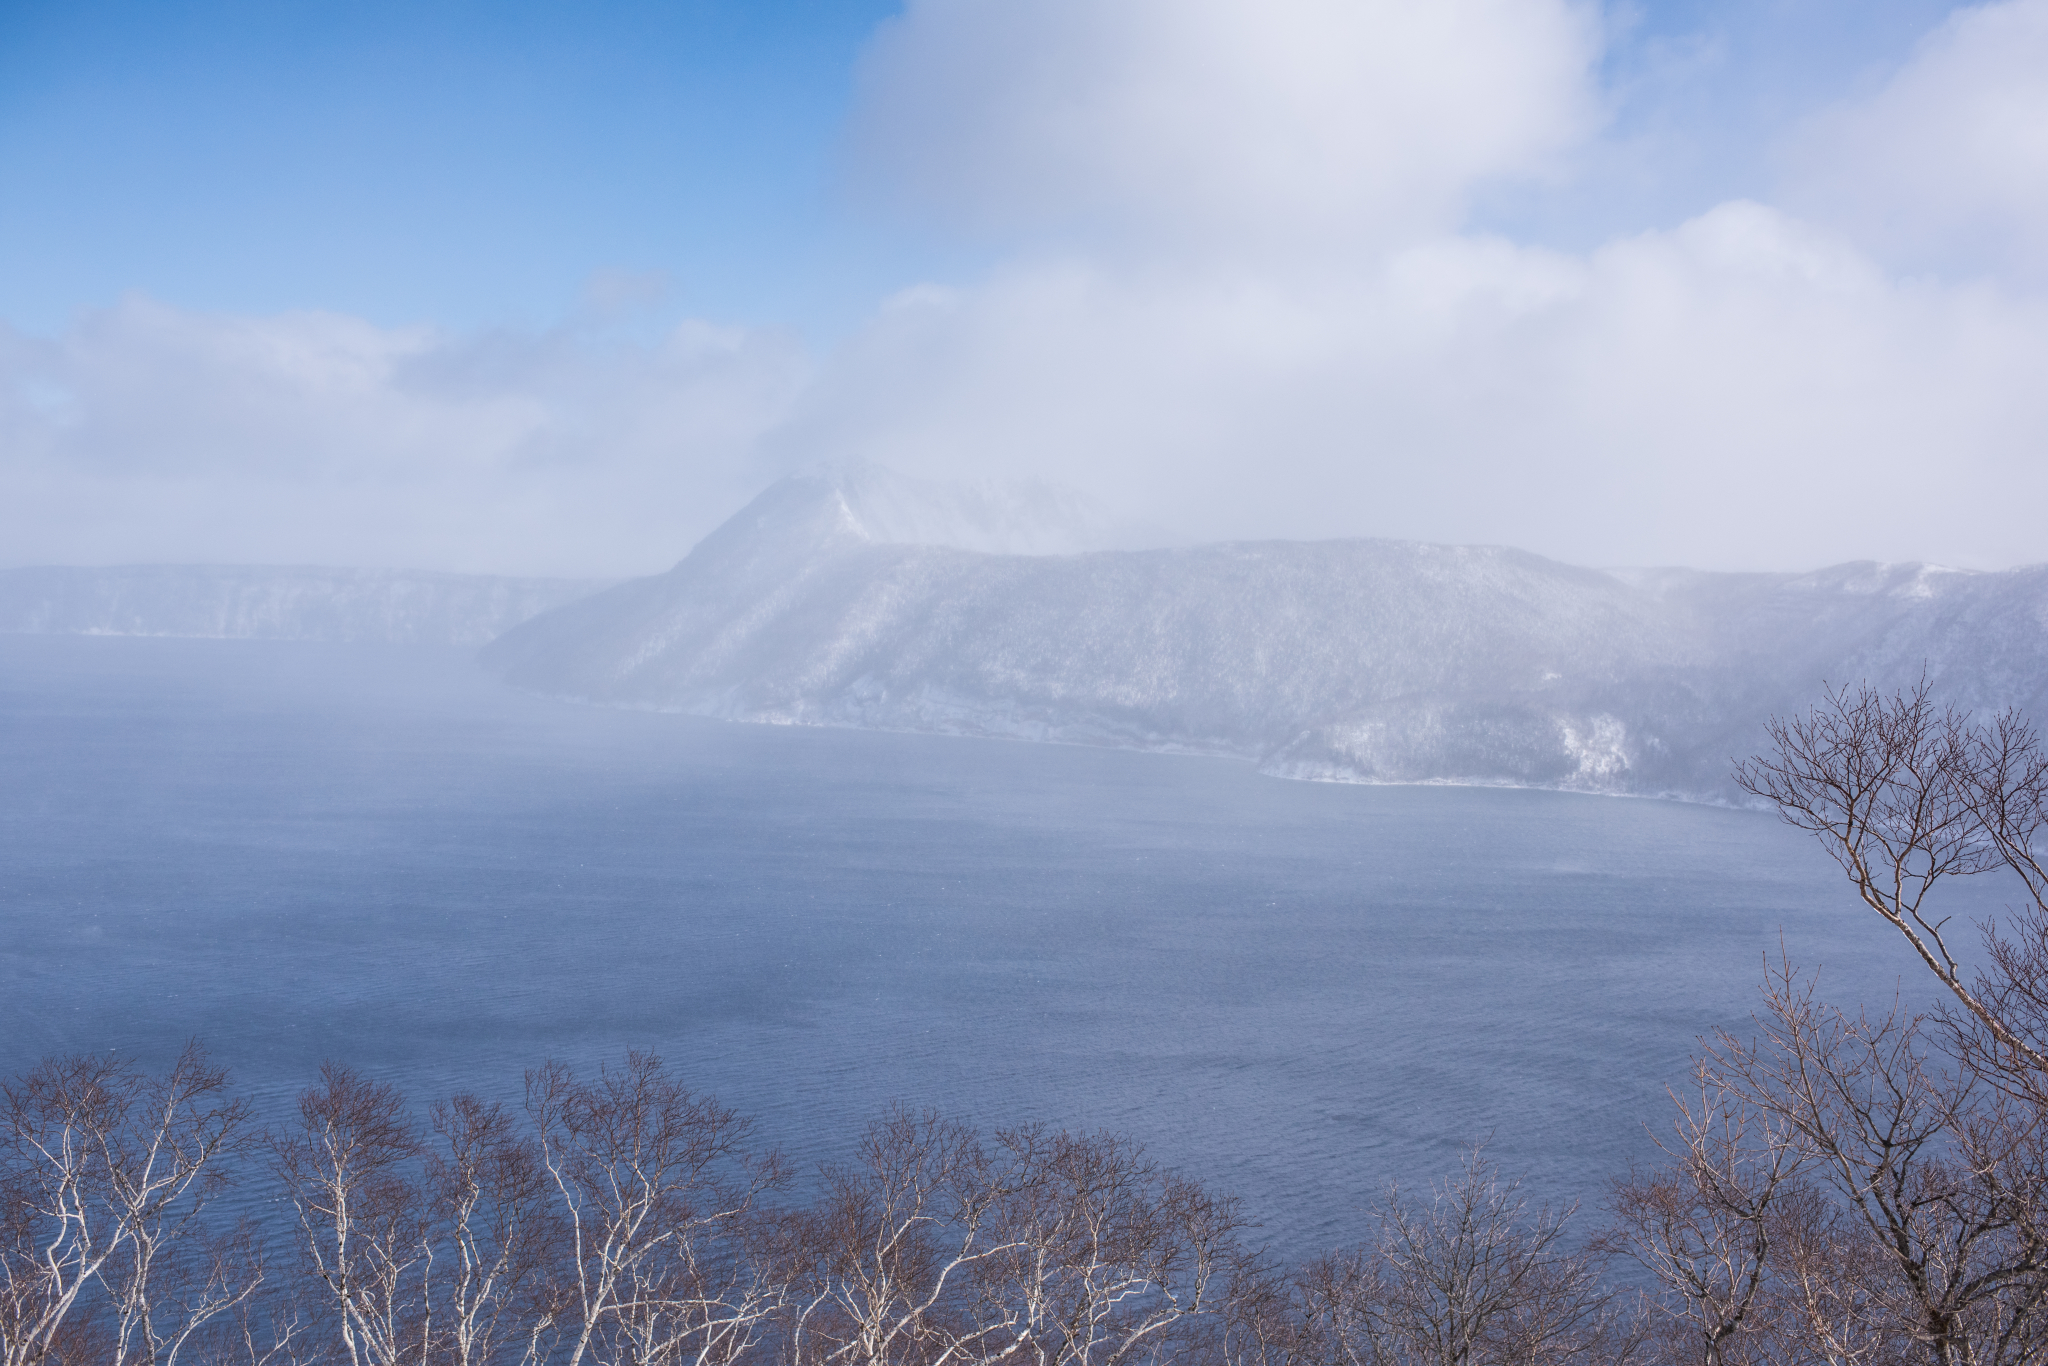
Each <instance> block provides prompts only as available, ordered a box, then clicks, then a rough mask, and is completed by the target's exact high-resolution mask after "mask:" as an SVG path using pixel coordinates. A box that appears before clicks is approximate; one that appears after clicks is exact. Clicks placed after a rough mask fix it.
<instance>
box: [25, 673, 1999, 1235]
mask: <svg viewBox="0 0 2048 1366" xmlns="http://www.w3.org/2000/svg"><path fill="white" fill-rule="evenodd" d="M0 774H4V775H5V784H4V789H0V1003H4V1004H0V1051H4V1054H5V1056H4V1057H0V1065H4V1066H5V1068H6V1069H7V1070H9V1071H13V1070H16V1069H18V1068H20V1067H22V1066H24V1065H26V1064H27V1063H29V1062H30V1061H32V1060H33V1059H35V1058H36V1057H38V1056H41V1055H43V1054H46V1053H49V1052H54V1051H65V1050H103V1049H119V1050H123V1051H125V1052H130V1053H133V1054H136V1055H139V1056H141V1057H142V1058H144V1059H146V1060H149V1061H153V1062H154V1061H162V1060H166V1059H167V1058H168V1057H169V1056H170V1055H171V1054H173V1053H175V1051H176V1050H177V1048H178V1047H179V1046H180V1045H181V1044H182V1043H183V1041H184V1040H185V1039H187V1038H188V1037H195V1036H196V1037H198V1038H200V1039H201V1040H202V1041H204V1042H205V1043H206V1045H207V1046H208V1047H209V1048H211V1049H212V1050H213V1052H214V1053H215V1055H216V1056H217V1057H218V1058H219V1059H220V1060H222V1061H223V1062H225V1063H227V1064H228V1065H229V1066H231V1067H232V1068H233V1069H234V1072H235V1074H236V1076H237V1077H238V1079H239V1080H240V1081H241V1082H242V1083H243V1084H244V1086H245V1087H246V1088H248V1089H250V1090H252V1091H253V1092H254V1093H256V1094H257V1095H258V1096H259V1098H261V1099H262V1101H263V1102H264V1103H265V1104H266V1105H269V1106H272V1107H274V1106H275V1105H277V1104H278V1103H279V1102H280V1101H281V1100H283V1099H284V1098H286V1097H288V1096H289V1095H291V1094H292V1093H293V1092H294V1091H295V1089H296V1088H298V1087H299V1086H302V1085H303V1084H305V1082H306V1081H307V1080H308V1079H309V1077H310V1076H311V1075H312V1073H313V1072H314V1070H315V1069H316V1068H317V1066H318V1064H319V1063H320V1061H321V1060H322V1059H324V1058H329V1057H333V1058H339V1059H342V1060H345V1061H347V1062H350V1063H353V1064H355V1065H357V1066H359V1067H361V1068H363V1069H365V1070H367V1071H370V1072H372V1073H374V1074H376V1075H378V1076H380V1077H385V1078H388V1079H391V1080H393V1081H396V1082H398V1083H399V1084H401V1085H402V1086H404V1087H405V1088H407V1089H408V1091H409V1092H411V1093H412V1094H414V1095H415V1096H416V1097H417V1098H421V1099H424V1098H425V1097H427V1096H429V1095H431V1094H436V1093H440V1092H442V1091H445V1090H448V1089H451V1088H456V1087H467V1088H470V1089H476V1090H480V1091H483V1092H485V1093H487V1094H513V1093H516V1088H517V1086H518V1084H519V1077H520V1073H521V1071H522V1069H524V1068H525V1067H527V1066H530V1065H531V1064H532V1063H534V1062H536V1061H538V1060H539V1059H541V1058H543V1057H546V1056H556V1057H562V1058H566V1059H569V1060H571V1061H573V1062H576V1063H577V1064H579V1065H594V1064H595V1063H597V1062H599V1061H601V1060H603V1059H606V1058H616V1057H618V1056H619V1055H620V1054H621V1053H622V1052H623V1051H624V1050H625V1049H627V1048H630V1047H640V1048H651V1049H653V1050H655V1051H657V1052H659V1053H660V1054H661V1055H662V1056H664V1057H665V1058H667V1059H668V1060H669V1061H670V1062H671V1063H673V1064H674V1065H675V1066H677V1067H678V1068H679V1069H680V1070H681V1071H682V1072H683V1074H684V1075H685V1076H686V1077H688V1078H689V1079H690V1081H691V1083H692V1084H693V1085H694V1086H696V1087H698V1088H700V1089H703V1090H708V1091H712V1092H715V1093H716V1094H717V1095H718V1096H719V1097H720V1098H721V1099H723V1100H725V1101H726V1102H728V1103H729V1104H732V1105H735V1106H737V1107H739V1108H741V1109H742V1110H744V1111H747V1112H749V1113H752V1114H754V1115H756V1116H758V1117H759V1119H760V1122H761V1125H762V1131H763V1133H764V1134H765V1135H767V1136H768V1137H770V1138H772V1139H773V1140H775V1141H777V1142H780V1143H782V1144H783V1145H785V1146H786V1147H787V1148H789V1149H790V1150H791V1152H792V1153H793V1154H794V1155H796V1156H797V1157H798V1158H799V1159H800V1160H801V1161H803V1162H805V1163H807V1164H809V1163H815V1162H816V1161H818V1160H821V1159H827V1158H830V1157H832V1156H834V1155H836V1154H839V1153H841V1152H843V1151H844V1150H845V1149H846V1147H847V1145H848V1142H849V1140H850V1139H851V1138H852V1136H853V1135H854V1134H855V1132H856V1131H857V1130H858V1128H859V1126H860V1125H861V1124H862V1123H863V1122H864V1121H865V1120H866V1119H867V1118H868V1117H870V1116H872V1115H874V1114H875V1113H877V1112H878V1111H879V1110H880V1109H881V1108H882V1107H883V1106H884V1105H885V1104H887V1103H888V1102H890V1101H892V1100H903V1101H907V1102H910V1103H913V1104H916V1105H920V1106H922V1105H932V1106H938V1107H940V1108H942V1109H945V1110H947V1111H949V1112H953V1113H957V1114H961V1115H964V1116H967V1117H970V1118H973V1119H975V1120H977V1121H979V1122H983V1123H987V1124H1000V1123H1005V1122H1010V1121H1016V1120H1024V1119H1043V1120H1046V1121H1049V1122H1052V1123H1056V1124H1061V1125H1071V1126H1082V1127H1089V1128H1095V1127H1104V1128H1110V1129H1115V1130H1119V1131H1121V1132H1124V1133H1127V1134H1129V1135H1132V1136H1133V1137H1136V1138H1138V1139H1140V1140H1142V1141H1143V1142H1144V1143H1145V1144H1146V1145H1147V1146H1148V1148H1149V1149H1150V1150H1151V1152H1152V1153H1153V1154H1154V1155H1155V1156H1158V1157H1159V1158H1161V1159H1163V1160H1165V1161H1167V1162H1169V1163H1171V1164H1173V1165H1175V1166H1178V1167H1180V1168H1182V1169H1184V1170H1186V1171H1188V1172H1190V1173H1192V1174H1195V1175H1198V1176H1201V1177H1203V1178H1205V1179H1207V1180H1209V1181H1211V1182H1212V1183H1213V1184H1215V1185H1216V1186H1218V1187H1220V1188H1222V1189H1224V1190H1228V1191H1231V1192H1235V1193H1236V1194H1238V1195H1241V1196H1243V1197H1244V1199H1245V1201H1246V1204H1247V1206H1248V1208H1249V1210H1250V1211H1251V1213H1252V1214H1253V1215H1254V1216H1255V1217H1257V1218H1258V1219H1260V1220H1261V1221H1262V1222H1263V1224H1264V1226H1265V1230H1266V1235H1267V1236H1268V1237H1269V1238H1270V1239H1271V1240H1272V1241H1273V1243H1274V1245H1275V1247H1276V1248H1277V1249H1279V1250H1282V1251H1285V1252H1289V1253H1298V1252H1303V1251H1308V1250H1311V1249H1316V1248H1321V1247H1323V1246H1328V1245H1333V1244H1336V1243H1339V1242H1344V1241H1351V1240H1356V1239H1358V1238H1360V1237H1362V1236H1363V1235H1364V1233H1365V1231H1366V1229H1367V1227H1368V1217H1367V1215H1366V1213H1365V1211H1366V1210H1367V1208H1368V1207H1369V1206H1370V1204H1371V1203H1372V1201H1373V1200H1374V1199H1375V1198H1376V1197H1377V1196H1378V1194H1379V1193H1380V1192H1381V1191H1382V1190H1383V1189H1384V1187H1385V1185H1386V1183H1387V1182H1389V1181H1393V1180H1399V1181H1401V1182H1404V1183H1408V1184H1417V1183H1426V1182H1427V1181H1429V1180H1430V1179H1432V1178H1433V1177H1437V1176H1441V1175H1442V1174H1444V1173H1445V1172H1447V1171H1448V1170H1449V1169H1451V1168H1452V1167H1453V1166H1455V1165H1456V1163H1457V1161H1458V1160H1459V1156H1460V1153H1461V1151H1462V1149H1463V1148H1464V1146H1465V1145H1468V1144H1470V1143H1472V1142H1474V1141H1477V1140H1481V1139H1490V1143H1491V1147H1490V1152H1491V1153H1492V1155H1493V1156H1494V1157H1496V1158H1497V1159H1498V1160H1499V1161H1500V1163H1501V1164H1502V1166H1503V1167H1505V1168H1507V1169H1509V1170H1511V1171H1519V1172H1524V1173H1526V1174H1527V1176H1528V1178H1529V1180H1530V1183H1531V1185H1532V1188H1533V1189H1535V1190H1536V1191H1537V1192H1538V1193H1540V1194H1543V1195H1545V1196H1550V1197H1557V1198H1568V1197H1571V1196H1583V1197H1586V1198H1587V1200H1588V1201H1589V1203H1592V1202H1597V1200H1598V1198H1599V1197H1600V1195H1601V1193H1602V1192H1603V1190H1604V1189H1605V1185H1606V1181H1607V1179H1608V1177H1609V1176H1610V1175H1611V1174H1613V1173H1615V1172H1617V1171H1619V1170H1621V1169H1622V1168H1623V1167H1624V1166H1625V1165H1626V1164H1627V1162H1628V1161H1630V1160H1631V1159H1637V1160H1641V1159H1643V1158H1645V1157H1648V1156H1654V1152H1653V1150H1652V1149H1651V1147H1650V1145H1649V1142H1648V1139H1647V1138H1646V1136H1645V1133H1644V1128H1643V1126H1644V1124H1645V1122H1649V1123H1651V1124H1657V1125H1661V1124H1662V1123H1663V1122H1664V1116H1665V1113H1666V1110H1667V1108H1668V1102H1667V1101H1666V1099H1665V1097H1664V1088H1665V1087H1666V1086H1667V1085H1669V1084H1674V1083H1678V1082H1681V1081H1682V1080H1683V1076H1684V1069H1685V1063H1686V1058H1687V1056H1688V1054H1689V1052H1690V1051H1691V1050H1692V1048H1693V1046H1694V1040H1695V1039H1696V1037H1697V1036H1699V1035H1700V1034H1702V1033H1703V1032H1707V1031H1710V1030H1712V1029H1713V1028H1715V1027H1717V1026H1720V1025H1724V1024H1737V1023H1739V1022H1741V1021H1742V1020H1743V1019H1744V1017H1745V1016H1746V1014H1747V1012H1748V1011H1749V1009H1750V1007H1751V1004H1752V1002H1753V1000H1754V996H1755V986H1756V983H1757V981H1758V980H1759V978H1760V974H1761V965H1762V961H1763V957H1764V955H1765V954H1766V953H1767V952H1775V951H1776V950H1777V947H1778V944H1779V936H1780V934H1781V933H1782V934H1783V936H1784V942H1785V944H1786V945H1787V947H1788V948H1789V950H1790V952H1791V954H1792V957H1793V959H1794V960H1795V961H1796V962H1799V963H1802V964H1809V965H1811V964H1819V965H1822V966H1823V967H1824V969H1825V976H1824V979H1823V980H1824V983H1825V984H1826V986H1827V989H1828V993H1829V994H1830V995H1833V996H1836V997H1838V998H1842V999H1855V998H1863V999H1872V998H1875V997H1878V996H1889V995H1890V993H1891V992H1892V991H1893V990H1894V989H1895V987H1896V986H1897V984H1898V983H1899V982H1900V981H1901V979H1902V978H1903V980H1904V982H1905V985H1906V987H1907V988H1908V989H1910V990H1911V991H1913V992H1915V993H1924V989H1925V988H1924V983H1923V982H1922V980H1921V974H1922V973H1923V972H1924V970H1922V969H1920V968H1919V967H1918V965H1917V963H1916V962H1915V961H1913V960H1911V959H1910V958H1909V956H1908V955H1907V953H1906V952H1905V950H1904V947H1903V945H1899V944H1895V943H1894V942H1893V941H1892V940H1891V939H1889V938H1887V937H1886V936H1885V934H1884V933H1880V931H1881V930H1882V929H1883V927H1882V926H1881V925H1879V924H1878V923H1877V921H1876V919H1875V917H1874V916H1872V915H1870V913H1868V912H1867V911H1863V910H1861V908H1860V907H1858V906H1857V905H1856V903H1855V902H1854V899H1853V897H1852V895H1851V893H1850V889H1849V887H1848V885H1847V883H1846V882H1845V881H1844V880H1843V878H1842V877H1841V874H1840V873H1839V872H1838V871H1837V870H1836V868H1835V867H1834V865H1833V864H1832V863H1830V862H1829V861H1828V860H1827V859H1826V858H1825V856H1824V855H1823V854H1822V852H1821V850H1820V849H1819V847H1818V846H1817V845H1815V844H1813V843H1812V842H1811V841H1810V840H1809V839H1808V838H1807V837H1806V836H1803V835H1800V834H1799V833H1797V832H1795V831H1792V830H1789V829H1788V828H1786V827H1784V826H1782V825H1781V824H1780V823H1778V822H1777V820H1776V819H1775V818H1774V817H1770V816H1767V815H1762V814H1759V813H1754V812H1743V811H1732V810H1722V809H1715V808H1708V807H1699V806H1686V805H1680V804H1676V803H1668V802H1656V801H1640V800H1628V799H1618V798H1603V797H1587V796H1575V795H1567V794H1560V793H1547V792H1527V791H1512V790H1500V789H1472V788H1451V787H1407V788H1396V787H1360V786H1343V785H1331V784H1307V783H1293V782H1286V781H1281V780H1276V779H1271V778H1266V777H1262V776H1260V775H1259V774H1258V773H1257V772H1255V771H1254V770H1253V769H1252V768H1250V767H1248V766H1246V765H1244V764H1240V763H1236V762H1232V761H1229V760H1222V759H1210V758H1199V757H1185V756H1172V755H1157V754H1140V753H1131V752H1123V751H1114V750H1095V749H1083V748H1070V747H1057V746H1044V745H1027V744H1017V743H1006V742H1000V741H980V740H961V739H947V738H937V737H929V736H907V735H891V734H878V733H871V732H859V731H832V730H813V729H798V728H781V727H756V726H739V725H728V724H722V723H717V722H710V721H703V720H698V719H692V718H686V717H678V716H668V715H658V714H651V713H634V712H618V711H603V710H596V709H590V708H582V707H577V706H572V705H567V704H562V703H556V702H552V701H548V700H545V699H541V698H534V697H528V696H524V695H521V694H518V693H515V692H512V691H510V690H509V689H507V688H505V687H503V686H502V685H500V684H498V683H497V682H496V681H495V680H493V679H492V678H490V677H488V676H487V675H485V674H483V673H482V672H480V671H479V670H478V669H477V668H476V667H475V666H474V664H473V663H472V662H471V661H470V659H469V658H468V657H467V656H466V655H463V654H459V653H455V652H441V651H403V650H382V649H371V648H363V647H342V646H323V645H310V644H285V643H272V642H238V641H185V640H150V639H117V638H86V637H34V636H12V637H6V636H0ZM1994 891H1995V889H1982V890H1980V892H1979V902H1978V904H1976V905H1974V906H1973V905H1969V904H1966V903H1958V904H1959V905H1962V906H1963V907H1964V909H1965V910H1966V911H1968V910H1981V909H1982V908H1983V905H1984V904H1985V898H1986V897H1991V898H1992V900H1995V897H1993V896H1992V893H1993V892H1994ZM1887 933H1888V932H1887Z"/></svg>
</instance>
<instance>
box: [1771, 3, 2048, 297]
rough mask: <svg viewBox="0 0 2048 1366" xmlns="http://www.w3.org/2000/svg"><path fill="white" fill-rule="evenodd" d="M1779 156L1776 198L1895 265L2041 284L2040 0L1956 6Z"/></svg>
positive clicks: (2045, 213) (2047, 232)
mask: <svg viewBox="0 0 2048 1366" xmlns="http://www.w3.org/2000/svg"><path fill="white" fill-rule="evenodd" d="M1787 163H1788V169H1789V172H1790V174H1789V177H1788V181H1787V184H1786V186H1785V191H1784V193H1785V198H1786V202H1787V203H1788V204H1790V205H1793V206H1796V207H1798V208H1799V209H1801V210H1802V211H1804V212H1808V213H1811V214H1813V215H1816V216H1818V217H1822V218H1824V219H1826V220H1827V221H1829V222H1832V223H1837V224H1840V225H1841V226H1843V227H1844V228H1845V229H1846V230H1848V231H1850V232H1852V233H1854V234H1855V235H1856V236H1857V237H1858V238H1859V239H1860V240H1862V241H1864V242H1867V243H1868V244H1870V245H1871V246H1872V247H1873V248H1875V249H1877V250H1880V251H1882V252H1884V253H1885V254H1886V255H1887V256H1888V257H1890V258H1891V259H1894V260H1896V261H1898V262H1899V263H1901V264H1902V265H1904V266H1907V267H1909V268H1925V267H1933V268H1936V269H1940V270H1943V271H1945V272H1949V273H1959V274H1964V275H1969V274H1978V273H1983V272H1987V271H1990V272H2009V273H2014V274H2017V275H2020V276H2022V277H2031V279H2033V280H2034V281H2035V282H2037V283H2038V282H2040V281H2042V280H2048V0H2007V2H2006V3H2003V4H1991V5H1977V6H1971V7H1967V8H1963V9H1959V10H1957V11H1956V12H1955V13H1954V14H1953V15H1951V16H1950V17H1949V19H1948V20H1947V22H1945V23H1943V24H1942V25H1941V26H1940V27H1939V28H1937V29H1936V30H1935V31H1934V32H1933V33H1931V34H1929V35H1928V36H1927V38H1926V39H1925V40H1924V41H1923V42H1922V43H1921V44H1920V47H1919V49H1918V51H1916V52H1915V53H1914V55H1913V57H1912V59H1911V60H1910V61H1909V62H1907V63H1906V64H1905V66H1903V67H1902V68H1901V69H1900V70H1899V71H1898V72H1897V73H1896V74H1895V75H1894V76H1893V77H1892V78H1891V79H1890V80H1889V81H1888V82H1886V83H1885V84H1884V85H1883V86H1882V88H1880V89H1879V90H1878V91H1876V92H1875V93H1874V94H1873V95H1871V96H1870V97H1868V98H1866V99H1863V100H1859V101H1857V102H1854V103H1852V104H1848V105H1844V106H1842V107H1840V108H1837V109H1834V110H1831V111H1829V112H1828V113H1827V114H1825V115H1824V116H1822V117H1820V118H1818V119H1816V120H1815V121H1814V122H1813V124H1812V125H1811V126H1810V127H1809V128H1807V129H1805V130H1803V131H1802V132H1801V134H1800V136H1798V137H1797V138H1796V140H1795V141H1794V142H1793V144H1792V146H1791V147H1790V149H1789V152H1788V156H1787Z"/></svg>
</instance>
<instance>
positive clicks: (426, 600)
mask: <svg viewBox="0 0 2048 1366" xmlns="http://www.w3.org/2000/svg"><path fill="white" fill-rule="evenodd" d="M599 587H602V585H601V584H598V583H591V582H586V581H583V580H576V579H508V578H492V577H487V576H485V575H479V574H432V573H416V572H402V571H393V570H371V569H314V568H275V567H270V566H255V565H129V566H123V567H120V568H114V569H69V568H37V569H0V632H8V633H28V634H37V635H51V634H55V635H115V636H188V637H198V638H202V639H219V640H326V641H344V642H365V643H367V642H376V643H382V644H394V645H479V644H482V643H483V642H485V641H487V640H490V639H492V638H493V637H495V636H497V635H498V634H500V633H501V632H503V631H505V630H507V629H508V628H510V627H512V626H516V625H517V624H519V623H520V622H522V621H525V620H526V619H528V618H529V617H533V616H536V615H538V614H539V613H541V612H545V611H547V610H548V609H549V608H553V607H559V606H561V605H563V604H564V603H568V602H571V601H574V600H575V599H576V598H579V597H584V596H587V595H588V594H589V593H591V592H592V591H594V590H595V589H597V588H599Z"/></svg>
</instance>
